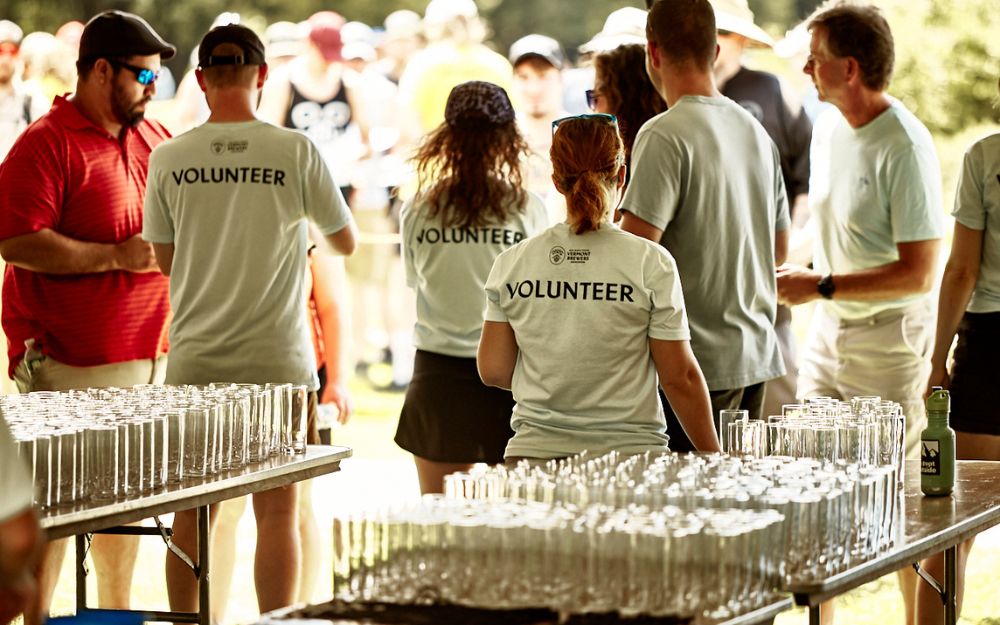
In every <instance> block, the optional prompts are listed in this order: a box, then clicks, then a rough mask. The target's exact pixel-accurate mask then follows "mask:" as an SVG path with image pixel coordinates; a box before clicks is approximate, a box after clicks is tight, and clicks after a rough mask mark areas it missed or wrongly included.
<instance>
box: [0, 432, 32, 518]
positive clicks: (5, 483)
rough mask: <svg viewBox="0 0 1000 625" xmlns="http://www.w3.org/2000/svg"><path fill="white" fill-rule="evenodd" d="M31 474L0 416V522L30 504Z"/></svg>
mask: <svg viewBox="0 0 1000 625" xmlns="http://www.w3.org/2000/svg"><path fill="white" fill-rule="evenodd" d="M33 492H34V489H33V486H32V483H31V474H30V473H28V469H27V467H25V465H24V461H23V459H21V458H20V457H18V455H17V447H16V446H15V445H14V438H13V437H12V436H11V435H10V429H9V428H8V427H7V422H6V421H4V419H3V417H2V416H0V493H3V495H2V496H0V523H2V522H3V521H6V520H7V519H9V518H11V517H13V516H14V515H16V514H18V513H20V512H21V511H22V510H25V509H26V508H29V507H30V506H31V498H32V493H33Z"/></svg>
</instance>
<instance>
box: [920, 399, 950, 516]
mask: <svg viewBox="0 0 1000 625" xmlns="http://www.w3.org/2000/svg"><path fill="white" fill-rule="evenodd" d="M931 391H932V392H931V394H930V397H928V398H927V429H925V430H924V431H923V432H921V433H920V490H922V491H923V492H924V494H925V495H932V496H942V495H950V494H951V491H952V490H953V489H954V488H955V430H953V429H951V428H950V427H948V415H949V414H950V412H951V396H950V395H949V394H948V391H946V390H944V389H942V388H941V387H940V386H935V387H934V388H933V389H931Z"/></svg>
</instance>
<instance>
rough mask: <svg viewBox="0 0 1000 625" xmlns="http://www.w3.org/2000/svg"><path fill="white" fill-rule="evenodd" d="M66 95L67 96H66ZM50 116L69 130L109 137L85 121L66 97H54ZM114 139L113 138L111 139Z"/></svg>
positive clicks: (105, 132) (98, 127)
mask: <svg viewBox="0 0 1000 625" xmlns="http://www.w3.org/2000/svg"><path fill="white" fill-rule="evenodd" d="M67 95H68V94H67ZM51 112H52V116H53V117H54V118H55V119H56V121H58V122H59V123H60V124H61V125H62V126H64V127H66V128H69V129H70V130H93V131H94V132H97V133H100V134H101V135H103V136H105V137H111V134H109V133H108V131H107V130H105V129H104V128H102V127H100V126H98V125H97V124H95V123H94V122H92V121H90V120H89V119H87V118H86V117H85V116H84V114H83V113H81V112H80V109H79V108H77V106H76V104H74V103H73V102H72V101H70V100H69V99H68V98H67V97H66V96H61V95H60V96H56V97H55V99H54V100H53V101H52V111H51ZM131 130H132V129H131V128H129V129H126V133H130V132H131ZM112 138H114V137H112Z"/></svg>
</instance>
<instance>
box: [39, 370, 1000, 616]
mask: <svg viewBox="0 0 1000 625" xmlns="http://www.w3.org/2000/svg"><path fill="white" fill-rule="evenodd" d="M352 389H353V392H354V398H355V415H354V417H353V418H352V419H351V422H350V423H348V424H347V425H346V426H343V427H341V428H339V429H337V430H335V431H334V442H335V443H336V444H342V445H347V446H349V447H352V448H353V449H354V458H353V459H351V460H349V461H347V462H345V463H344V464H343V467H342V468H343V470H342V471H341V472H340V473H338V474H334V475H331V476H326V477H323V478H319V479H317V480H314V483H313V485H312V488H313V500H314V506H315V512H316V517H317V519H318V521H319V526H320V535H321V538H322V544H320V545H319V546H318V547H317V548H316V551H317V553H319V554H321V562H322V564H321V565H320V567H321V568H320V575H319V579H318V581H317V584H316V592H315V594H314V596H313V597H312V600H313V601H321V600H323V599H325V598H328V597H329V596H330V594H331V592H330V589H331V586H332V581H331V576H332V571H331V569H332V561H331V554H332V546H331V531H330V528H331V527H332V519H333V517H334V515H335V514H337V513H343V512H344V511H345V510H349V509H352V508H357V507H360V506H370V505H376V504H377V503H378V502H382V501H393V500H399V499H400V498H407V497H416V496H417V492H418V489H417V482H416V473H415V471H414V470H413V465H412V462H411V461H410V457H409V454H407V453H406V452H404V451H402V450H401V449H399V448H398V447H397V446H396V445H395V443H393V441H392V437H393V434H394V433H395V427H396V419H397V417H398V414H399V407H400V405H401V403H402V395H400V394H386V393H376V392H373V391H371V390H370V389H369V388H368V387H367V386H365V385H364V384H363V383H360V382H357V383H355V384H354V385H353V387H352ZM247 511H249V507H247ZM164 521H165V522H167V523H168V524H169V516H168V517H165V518H164ZM255 540H256V530H255V527H254V517H253V514H250V513H249V512H245V513H244V514H243V516H242V518H241V519H240V522H239V525H238V526H237V529H236V561H235V568H234V574H233V584H232V594H231V597H230V601H229V608H228V612H227V615H226V619H225V623H252V622H253V621H254V620H255V619H256V617H257V615H258V612H257V609H256V605H257V603H256V596H255V594H254V585H253V555H254V545H255ZM163 557H164V548H163V545H162V543H160V542H159V540H157V539H153V538H144V539H142V541H141V545H140V552H139V561H138V564H137V566H136V569H137V571H138V574H136V575H135V577H134V582H133V595H132V596H133V606H134V607H137V608H138V607H140V606H141V607H142V608H147V609H157V610H165V609H167V599H166V590H165V588H164V582H163V574H162V571H163ZM71 561H72V549H70V557H68V558H67V559H66V561H65V563H64V566H63V571H62V576H61V577H60V581H59V585H58V587H57V589H56V597H55V601H54V605H53V608H54V609H53V614H55V615H58V614H68V613H72V611H73V605H74V582H73V571H72V568H71V567H72V564H71ZM967 579H968V582H969V583H968V591H967V593H966V601H965V607H964V609H963V616H962V619H961V620H960V623H963V624H965V625H1000V618H998V617H1000V593H998V592H997V591H998V589H1000V531H997V530H993V531H992V532H987V533H985V534H983V535H981V536H980V538H979V540H978V541H977V544H976V548H975V549H974V550H973V552H972V555H971V557H970V559H969V569H968V578H967ZM94 588H95V586H94V582H93V576H91V577H90V597H92V598H93V597H94V596H95V593H96V591H95V589H94ZM92 601H93V599H92ZM807 622H808V616H807V614H806V613H805V612H804V611H803V610H796V611H793V612H788V613H785V614H783V615H781V616H780V617H779V618H778V619H777V621H776V623H777V624H778V625H798V624H803V625H804V624H805V623H807ZM836 622H837V623H839V624H843V625H846V624H850V625H897V624H898V625H903V604H902V600H901V598H900V595H899V591H898V588H897V586H896V580H895V577H894V576H890V577H888V578H883V579H881V580H878V581H875V582H872V583H870V584H868V585H866V586H863V587H862V588H859V589H858V590H856V591H854V592H852V593H850V594H848V595H845V596H843V597H841V598H840V599H839V600H838V602H837V617H836Z"/></svg>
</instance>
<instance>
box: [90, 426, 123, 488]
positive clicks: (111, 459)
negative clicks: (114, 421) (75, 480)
mask: <svg viewBox="0 0 1000 625" xmlns="http://www.w3.org/2000/svg"><path fill="white" fill-rule="evenodd" d="M84 432H85V436H84V451H85V462H84V466H85V469H84V470H85V471H86V475H87V479H88V489H87V490H88V491H89V492H90V496H91V498H93V499H94V500H95V501H98V502H107V501H112V500H114V498H115V497H117V496H118V475H119V472H118V470H117V467H118V466H119V464H118V463H119V458H118V453H119V442H118V437H119V430H118V427H117V426H114V425H104V424H94V425H92V426H89V427H88V428H87V429H86V430H84Z"/></svg>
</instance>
